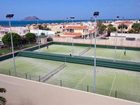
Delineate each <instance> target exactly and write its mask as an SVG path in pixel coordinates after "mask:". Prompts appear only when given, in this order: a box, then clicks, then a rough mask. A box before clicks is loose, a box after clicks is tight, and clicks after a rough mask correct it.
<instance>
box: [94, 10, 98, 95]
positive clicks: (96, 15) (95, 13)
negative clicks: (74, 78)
mask: <svg viewBox="0 0 140 105" xmlns="http://www.w3.org/2000/svg"><path fill="white" fill-rule="evenodd" d="M93 16H94V17H95V24H96V26H95V29H96V31H95V37H94V72H93V75H94V80H93V92H94V93H96V36H97V30H98V29H97V17H98V16H99V12H98V11H96V12H94V14H93Z"/></svg>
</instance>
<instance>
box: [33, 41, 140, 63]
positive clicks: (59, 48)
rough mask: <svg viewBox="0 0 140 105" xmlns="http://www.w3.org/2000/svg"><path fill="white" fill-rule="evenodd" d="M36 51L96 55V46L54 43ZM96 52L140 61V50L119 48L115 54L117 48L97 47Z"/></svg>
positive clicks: (106, 55)
mask: <svg viewBox="0 0 140 105" xmlns="http://www.w3.org/2000/svg"><path fill="white" fill-rule="evenodd" d="M36 51H40V52H49V53H57V54H67V55H69V54H72V55H77V56H89V57H94V56H93V55H94V48H93V47H92V48H90V46H89V47H82V46H68V45H55V44H54V45H50V46H49V48H48V49H47V47H44V48H41V49H38V50H36ZM125 51H126V54H125ZM96 54H97V57H99V58H107V59H120V60H129V61H135V62H140V51H132V50H127V49H126V50H124V49H117V50H116V54H115V49H108V48H97V49H96Z"/></svg>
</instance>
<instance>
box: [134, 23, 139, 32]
mask: <svg viewBox="0 0 140 105" xmlns="http://www.w3.org/2000/svg"><path fill="white" fill-rule="evenodd" d="M132 29H133V30H134V32H135V33H140V23H134V24H133V25H132Z"/></svg>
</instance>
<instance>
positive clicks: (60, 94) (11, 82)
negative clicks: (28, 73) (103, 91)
mask: <svg viewBox="0 0 140 105" xmlns="http://www.w3.org/2000/svg"><path fill="white" fill-rule="evenodd" d="M0 88H5V89H6V90H7V92H6V93H4V94H0V95H2V96H4V97H6V99H7V105H140V104H139V103H135V102H130V101H126V100H122V99H117V98H112V97H107V96H102V95H97V94H92V93H87V92H82V91H79V90H73V89H68V88H63V87H59V86H53V85H49V84H44V83H39V82H35V81H30V80H25V79H20V78H16V77H10V76H6V75H1V74H0Z"/></svg>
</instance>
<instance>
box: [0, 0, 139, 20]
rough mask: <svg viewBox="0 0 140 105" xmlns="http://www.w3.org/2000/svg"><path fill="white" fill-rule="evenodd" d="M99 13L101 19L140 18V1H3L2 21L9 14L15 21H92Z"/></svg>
mask: <svg viewBox="0 0 140 105" xmlns="http://www.w3.org/2000/svg"><path fill="white" fill-rule="evenodd" d="M94 11H99V12H100V16H99V18H101V19H115V18H116V16H120V17H124V18H140V0H1V1H0V20H5V15H6V14H8V13H13V14H15V17H14V20H22V19H24V18H25V17H27V16H37V17H38V18H40V19H42V20H62V19H66V18H67V17H71V16H74V17H75V19H77V20H79V19H90V18H91V17H92V16H93V12H94Z"/></svg>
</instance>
